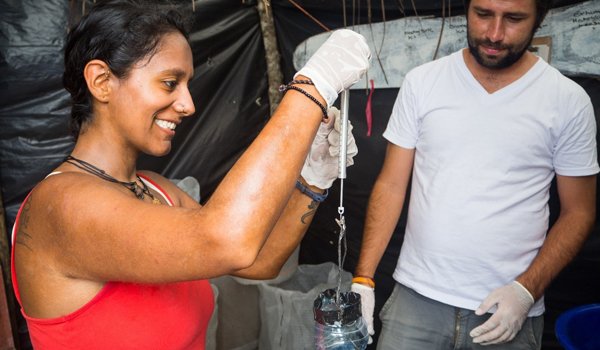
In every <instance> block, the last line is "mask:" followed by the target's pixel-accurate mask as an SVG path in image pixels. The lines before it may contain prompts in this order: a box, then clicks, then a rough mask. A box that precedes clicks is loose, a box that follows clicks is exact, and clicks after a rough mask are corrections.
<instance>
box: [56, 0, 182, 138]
mask: <svg viewBox="0 0 600 350" xmlns="http://www.w3.org/2000/svg"><path fill="white" fill-rule="evenodd" d="M189 24H190V20H189V17H185V16H184V15H183V14H182V13H180V12H179V11H178V10H177V9H176V7H174V6H173V5H171V4H166V3H165V2H162V3H160V2H157V1H147V0H105V1H99V2H98V3H97V4H96V5H94V7H92V9H91V10H90V12H89V13H87V14H86V15H85V16H83V17H82V18H81V20H80V21H79V23H78V24H76V25H75V26H74V27H73V28H72V29H71V30H70V32H69V34H68V36H67V43H66V47H65V71H64V73H63V85H64V87H65V89H66V90H67V91H68V92H69V93H70V94H71V100H72V103H73V105H72V108H71V120H70V128H71V132H72V133H73V135H74V136H75V138H77V137H78V136H79V133H80V131H81V129H82V127H83V126H84V125H85V124H86V123H87V122H88V121H89V120H91V118H92V117H93V115H92V114H93V113H92V98H91V94H90V92H89V90H88V88H87V85H86V82H85V79H84V76H83V70H84V68H85V66H86V64H87V63H88V62H90V61H91V60H94V59H98V60H102V61H104V62H106V64H107V65H108V66H109V68H110V71H111V74H113V75H114V76H116V77H117V78H119V79H122V78H125V77H126V76H127V74H128V73H129V72H130V70H131V68H132V67H133V65H134V64H135V63H137V62H138V61H140V60H142V59H145V58H148V59H149V58H151V57H152V55H154V54H155V52H156V49H157V46H158V43H159V42H160V39H161V38H162V37H163V36H164V35H165V34H168V33H173V32H179V33H181V34H182V35H184V36H185V37H186V38H188V26H189Z"/></svg>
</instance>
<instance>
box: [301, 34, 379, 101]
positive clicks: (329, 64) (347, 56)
mask: <svg viewBox="0 0 600 350" xmlns="http://www.w3.org/2000/svg"><path fill="white" fill-rule="evenodd" d="M370 59H371V51H370V49H369V45H368V44H367V41H366V40H365V38H364V37H363V36H362V35H360V34H358V33H356V32H354V31H352V30H350V29H339V30H336V31H334V32H333V34H331V36H330V37H329V38H328V39H327V40H326V41H325V42H324V43H323V45H321V46H320V47H319V48H318V49H317V51H316V52H315V53H314V54H313V55H312V56H311V57H310V59H309V60H308V62H306V64H305V65H304V67H302V68H301V69H300V70H299V71H298V73H296V74H295V75H294V78H296V76H298V75H304V76H306V77H308V78H310V79H311V80H312V81H313V83H314V84H315V88H316V89H317V90H318V91H319V94H321V96H322V97H323V98H324V99H325V101H326V102H327V107H330V106H331V105H332V104H333V102H335V100H336V99H337V96H338V94H339V93H340V92H342V90H344V89H346V88H348V87H350V86H352V85H354V83H356V82H357V81H358V80H359V79H360V78H361V77H362V75H363V74H364V73H365V72H366V71H367V69H369V60H370Z"/></svg>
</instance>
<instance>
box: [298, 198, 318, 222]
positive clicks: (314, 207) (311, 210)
mask: <svg viewBox="0 0 600 350" xmlns="http://www.w3.org/2000/svg"><path fill="white" fill-rule="evenodd" d="M318 206H319V202H317V201H311V202H310V204H309V205H308V211H307V212H306V213H304V214H303V215H302V217H301V218H300V221H301V222H302V223H303V224H305V225H306V221H305V220H306V218H308V217H310V216H312V215H314V214H315V212H316V211H317V207H318Z"/></svg>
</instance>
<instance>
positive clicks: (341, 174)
mask: <svg viewBox="0 0 600 350" xmlns="http://www.w3.org/2000/svg"><path fill="white" fill-rule="evenodd" d="M349 99H350V92H349V91H348V90H347V89H346V90H344V91H342V94H341V104H340V119H341V120H340V121H341V128H340V154H339V167H338V178H339V179H340V205H339V207H338V214H339V218H338V219H335V221H336V222H337V224H338V226H339V227H340V234H339V237H338V283H337V289H336V296H335V298H336V304H338V305H339V303H340V289H341V287H342V267H343V266H344V260H345V259H346V251H347V243H346V218H345V217H344V179H346V161H347V158H348V105H349ZM342 245H343V246H344V248H343V249H342ZM342 250H343V252H342Z"/></svg>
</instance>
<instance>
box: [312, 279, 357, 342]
mask: <svg viewBox="0 0 600 350" xmlns="http://www.w3.org/2000/svg"><path fill="white" fill-rule="evenodd" d="M335 296H336V290H335V289H327V290H326V291H324V292H323V293H321V294H319V296H318V297H317V299H315V302H314V307H313V312H314V316H315V346H316V349H317V350H365V349H366V348H367V344H368V341H369V333H368V331H367V326H366V324H365V322H364V320H363V318H362V312H361V304H360V294H358V293H354V292H346V293H340V300H339V304H338V303H336V300H335Z"/></svg>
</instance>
